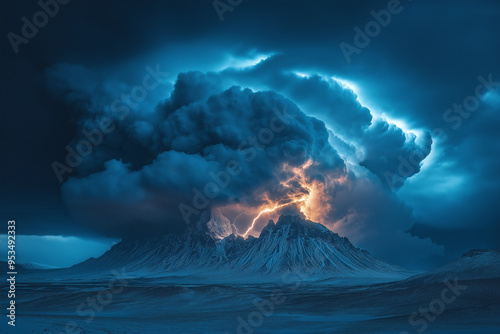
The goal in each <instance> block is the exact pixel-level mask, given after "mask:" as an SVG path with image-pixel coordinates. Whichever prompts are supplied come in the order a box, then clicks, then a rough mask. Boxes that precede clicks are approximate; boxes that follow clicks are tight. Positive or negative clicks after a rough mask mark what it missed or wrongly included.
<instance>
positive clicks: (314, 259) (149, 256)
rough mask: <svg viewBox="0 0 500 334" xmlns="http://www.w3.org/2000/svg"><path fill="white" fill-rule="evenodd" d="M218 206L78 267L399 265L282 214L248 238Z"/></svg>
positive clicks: (359, 268)
mask: <svg viewBox="0 0 500 334" xmlns="http://www.w3.org/2000/svg"><path fill="white" fill-rule="evenodd" d="M234 232H235V229H234V226H232V224H231V223H230V221H229V220H228V219H227V218H225V217H224V216H222V215H221V214H220V213H219V212H212V213H209V212H205V213H203V214H202V217H201V219H200V220H199V221H198V223H197V224H195V225H193V226H191V227H190V228H188V230H187V231H186V232H185V233H182V234H166V235H162V236H157V237H155V238H150V239H147V240H139V239H137V240H136V239H126V240H123V241H121V242H120V243H118V244H116V245H115V246H113V247H112V248H111V249H110V250H109V251H108V252H106V253H105V254H103V255H102V256H101V257H99V258H97V259H90V260H87V261H85V262H84V263H82V264H79V265H77V266H75V267H74V268H75V269H82V270H86V268H93V269H96V268H102V269H107V270H109V268H118V267H125V266H126V268H127V271H128V272H134V271H141V272H142V271H148V272H155V273H169V274H170V273H214V272H215V273H217V272H219V273H225V274H234V275H252V274H256V275H264V276H269V275H274V274H281V273H286V272H290V271H294V272H302V273H307V274H309V275H314V276H318V277H321V276H326V277H354V276H356V277H394V276H398V275H404V274H402V270H401V268H397V267H395V266H393V265H390V264H387V263H385V262H383V261H381V260H378V259H376V258H375V257H373V256H372V255H371V254H370V253H368V252H367V251H365V250H361V249H359V248H356V247H354V246H353V245H352V244H351V243H350V242H349V240H348V239H347V238H343V237H340V236H339V235H338V234H336V233H334V232H332V231H330V230H329V229H328V228H326V227H325V226H323V225H321V224H318V223H314V222H311V221H307V220H304V219H302V218H300V217H299V216H281V217H280V218H279V220H278V222H277V223H274V222H273V221H272V220H271V221H269V223H268V225H267V226H266V227H265V228H264V229H263V230H262V232H261V234H260V236H259V238H254V237H249V238H247V239H244V238H242V237H240V236H237V235H235V234H234Z"/></svg>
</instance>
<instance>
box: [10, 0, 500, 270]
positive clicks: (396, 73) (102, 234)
mask: <svg viewBox="0 0 500 334" xmlns="http://www.w3.org/2000/svg"><path fill="white" fill-rule="evenodd" d="M214 4H215V5H214ZM231 4H232V5H231ZM40 10H41V7H40V5H38V4H37V3H36V2H34V1H33V2H31V1H30V2H28V1H24V2H22V3H18V2H13V1H2V2H1V8H0V13H1V14H0V15H1V19H0V26H1V30H2V33H3V35H4V36H5V37H4V38H3V42H2V44H1V47H2V53H1V54H2V65H1V66H2V83H1V85H2V86H1V90H0V94H1V101H2V105H3V108H2V112H1V119H0V127H1V128H0V136H1V140H0V149H1V157H2V161H1V172H0V178H1V179H0V203H1V208H0V217H1V219H2V221H6V220H8V219H15V220H16V221H17V226H18V227H17V234H18V235H25V236H26V237H25V238H26V239H25V240H30V241H29V242H28V241H26V242H25V245H24V246H23V245H21V244H19V245H18V248H19V249H24V250H23V251H21V250H19V252H20V254H23V256H24V258H25V260H26V261H35V260H36V262H41V263H47V264H52V265H68V264H70V263H75V262H78V261H81V260H83V259H85V257H88V256H96V255H99V254H100V253H102V252H103V251H104V250H105V249H106V248H107V247H109V246H111V245H112V243H113V242H116V241H118V240H119V239H121V238H123V237H127V236H130V235H133V234H135V233H137V231H138V230H140V231H156V230H158V229H162V230H167V231H175V232H177V231H181V230H182V229H183V228H185V226H186V219H185V218H186V215H184V216H183V215H182V214H181V211H182V210H179V205H180V204H183V203H184V204H185V205H186V206H184V208H186V207H187V206H188V207H193V203H192V201H193V196H195V195H196V193H194V192H193V189H195V188H196V189H201V190H203V188H204V186H206V185H207V184H208V183H210V182H214V177H213V175H216V174H217V173H220V171H227V168H228V162H230V161H232V162H233V163H234V165H233V166H232V168H233V169H234V170H236V169H238V171H239V172H238V173H237V175H235V176H231V178H230V182H228V184H227V186H224V187H222V188H221V189H219V191H218V194H217V195H216V196H214V198H213V199H211V200H210V204H209V205H208V206H207V207H204V208H203V209H206V208H208V207H211V208H216V209H219V210H221V211H222V212H223V213H224V214H225V215H226V216H227V217H229V218H230V219H232V220H233V221H234V222H235V225H236V227H237V228H238V230H239V231H240V232H242V233H241V234H243V232H244V231H245V230H246V229H247V228H248V227H249V225H250V223H251V221H252V217H255V216H256V214H257V213H258V212H259V211H260V210H261V209H262V208H264V207H267V206H269V205H271V206H272V205H273V204H281V203H290V202H291V201H293V200H294V199H295V200H296V199H297V198H301V197H300V196H301V195H303V194H305V193H308V191H309V192H310V191H311V189H312V188H311V189H310V188H308V186H311V187H313V188H314V189H315V190H314V191H315V194H317V196H316V197H315V198H314V200H311V204H310V206H309V207H307V208H305V211H306V212H308V213H309V214H308V217H314V218H315V219H314V220H315V221H318V222H321V223H324V224H325V225H326V226H328V227H329V228H330V229H332V230H333V231H335V232H337V233H339V234H340V235H342V236H346V237H348V238H349V239H350V240H351V241H352V242H353V243H354V244H355V245H356V246H359V247H362V248H365V249H367V250H369V251H370V252H371V253H373V254H374V255H375V256H377V257H380V258H382V259H384V260H386V261H389V262H393V263H396V264H399V265H402V266H406V267H414V268H431V267H434V266H437V265H439V264H443V263H446V262H448V261H451V260H453V259H454V258H456V257H458V256H460V255H461V254H462V253H464V252H466V251H468V250H469V249H471V248H500V237H499V235H500V224H499V222H500V210H499V209H498V200H499V198H500V197H499V196H500V174H499V172H498V171H499V170H500V156H499V149H500V132H499V131H498V129H499V128H500V113H499V112H500V62H499V61H498V60H499V59H500V43H499V42H500V40H499V32H500V20H498V18H499V17H500V5H499V4H498V2H496V1H475V2H470V1H455V2H453V4H452V5H451V4H448V3H436V2H434V1H422V0H415V1H409V0H406V1H401V2H400V3H399V4H398V3H397V2H394V1H389V2H388V1H307V2H306V1H290V0H288V1H253V0H252V1H250V0H243V1H237V0H233V1H227V2H225V1H219V2H217V1H216V2H214V3H212V2H211V1H147V2H131V1H108V2H106V3H102V2H98V1H85V2H83V1H76V0H74V1H69V2H68V3H67V4H64V5H63V4H60V5H59V8H58V9H57V10H55V9H54V8H51V9H50V10H52V11H53V14H54V15H53V17H49V18H48V19H47V23H46V24H45V25H43V24H42V25H41V27H39V28H38V32H37V33H36V34H34V36H32V37H31V38H27V39H23V41H24V42H22V43H21V42H12V41H13V39H12V38H13V37H12V36H13V35H10V37H9V33H11V32H12V33H14V34H16V35H17V36H22V34H23V32H22V28H23V24H25V23H24V22H25V21H23V20H22V18H23V17H26V18H27V19H28V21H31V22H32V21H33V15H34V14H35V13H37V12H38V11H40ZM221 19H222V20H221ZM42 23H43V22H42ZM28 30H29V29H28ZM25 32H26V31H25ZM28 32H29V31H28ZM31 32H32V31H31ZM18 41H19V40H18ZM16 43H17V44H16ZM16 51H17V52H16ZM96 129H97V130H99V131H98V132H99V133H100V134H102V137H101V136H100V135H98V134H97V132H96V131H97V130H96ZM262 129H267V130H265V131H264V130H262ZM269 129H271V130H270V131H268V130H269ZM94 130H95V131H94ZM92 131H94V132H92ZM106 131H107V132H106ZM259 135H261V136H260V137H259ZM266 136H267V137H266ZM269 136H272V137H271V138H270V137H269ZM89 138H90V139H89ZM251 138H254V139H255V138H256V139H257V142H256V143H254V144H252V139H251ZM82 140H87V141H89V140H94V141H95V142H96V143H97V142H98V144H97V145H91V152H90V153H89V154H87V155H85V156H84V157H83V158H81V159H77V160H73V161H71V160H70V162H72V163H73V165H74V166H69V165H68V161H67V160H66V159H67V155H68V150H67V147H70V150H76V149H77V146H78V143H80V142H81V141H82ZM86 148H87V149H88V147H80V149H81V150H83V151H85V149H86ZM85 152H86V151H85ZM80 160H81V161H80ZM54 162H57V163H56V164H54ZM236 163H237V164H236ZM63 165H64V166H65V167H61V166H63ZM54 166H58V167H57V168H59V174H60V175H59V176H58V175H57V173H56V172H55V171H54ZM304 166H306V167H304ZM60 168H63V169H62V170H61V169H60ZM297 170H299V172H300V177H298V176H297V175H298V174H297V173H298V172H297ZM235 174H236V173H235ZM219 175H220V174H219ZM290 175H295V176H296V179H293V180H292V181H290V182H289V183H287V185H286V186H284V184H285V183H286V181H287V180H290ZM60 181H62V182H60ZM304 184H307V185H308V186H306V187H304ZM291 192H292V193H291ZM299 203H302V202H299ZM308 203H309V202H308ZM307 205H309V204H307ZM287 210H292V211H293V208H291V209H290V208H287ZM197 211H200V210H197ZM184 212H185V211H184ZM193 212H194V211H193ZM240 214H242V216H239V217H238V215H240ZM197 215H198V214H197V213H193V214H192V215H190V217H189V219H188V220H190V219H191V220H193V222H195V221H196V216H197ZM237 217H238V218H237ZM266 222H267V221H266V219H262V220H258V221H257V222H256V226H255V231H254V233H252V234H253V235H256V236H258V232H259V231H260V229H262V228H263V226H264V225H265V224H266ZM1 233H3V232H1V231H0V234H1ZM29 235H31V236H29ZM37 236H38V237H37ZM47 236H62V237H60V238H52V239H50V238H51V237H47ZM47 238H49V239H50V240H52V241H53V243H52V247H53V248H54V252H53V253H52V255H51V254H46V255H40V254H39V250H40V249H41V248H46V247H47V246H46V244H47V242H46V241H47V240H48V239H47ZM75 238H76V240H77V241H75ZM2 242H5V241H4V240H3V239H2ZM71 242H73V245H75V244H77V243H78V245H80V246H79V247H70V246H68V243H69V244H71ZM70 248H71V249H73V250H72V251H71V252H70V253H69V254H68V252H67V251H66V250H68V249H70ZM74 248H77V250H75V249H74ZM63 250H64V251H63ZM62 252H65V254H64V256H63V255H57V254H60V253H62ZM37 253H38V254H37ZM35 254H37V257H35ZM54 254H56V255H54Z"/></svg>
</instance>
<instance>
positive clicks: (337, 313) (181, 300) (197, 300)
mask: <svg viewBox="0 0 500 334" xmlns="http://www.w3.org/2000/svg"><path fill="white" fill-rule="evenodd" d="M176 279H179V280H180V278H176ZM285 280H286V281H287V283H285V282H284V283H282V284H276V283H274V284H264V283H263V284H235V285H231V284H203V283H201V282H200V283H199V284H180V283H177V284H175V283H172V282H171V281H170V282H168V281H165V280H159V279H157V280H144V279H137V278H132V277H126V276H124V277H122V281H121V282H120V281H119V280H116V281H113V278H112V277H108V278H107V279H106V280H104V281H92V282H78V281H74V282H66V283H60V282H57V281H54V282H49V281H45V282H40V283H31V284H27V283H22V282H20V283H19V284H18V294H17V295H18V298H17V301H18V305H17V312H18V313H17V317H16V327H15V328H7V326H6V321H5V320H4V321H3V322H2V327H0V328H1V330H2V332H6V333H23V334H24V333H198V334H199V333H418V332H417V331H418V330H420V331H422V332H423V331H425V332H426V333H491V334H494V333H499V332H500V317H499V315H500V289H499V287H500V278H495V279H481V280H460V278H459V277H458V278H457V281H456V282H455V281H454V280H453V279H452V280H451V281H448V283H446V282H429V283H425V282H422V280H415V279H410V280H405V281H400V282H394V283H376V284H366V283H367V282H366V281H364V280H356V279H350V280H342V281H335V280H332V281H320V282H318V281H314V282H312V281H309V280H307V278H305V277H300V275H289V276H287V277H286V278H285ZM110 282H111V285H110ZM446 289H447V290H446ZM444 290H445V291H446V292H443V291H444ZM453 290H456V291H453ZM412 313H415V314H413V316H412ZM9 327H10V326H9Z"/></svg>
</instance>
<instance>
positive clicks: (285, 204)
mask: <svg viewBox="0 0 500 334" xmlns="http://www.w3.org/2000/svg"><path fill="white" fill-rule="evenodd" d="M306 200H307V198H306V197H305V196H304V197H302V198H299V199H296V200H295V201H292V202H289V203H284V204H279V205H276V206H275V207H273V208H270V209H269V208H268V209H264V210H262V211H261V212H259V214H258V215H257V217H255V218H254V219H253V221H252V225H250V227H249V228H248V230H247V231H246V232H245V234H243V237H245V238H246V237H247V235H248V233H249V232H250V231H251V230H252V229H253V228H254V226H255V222H256V221H257V219H259V218H260V216H262V214H263V213H266V212H273V211H274V210H276V209H279V208H282V207H284V206H287V205H290V204H293V203H297V202H305V201H306Z"/></svg>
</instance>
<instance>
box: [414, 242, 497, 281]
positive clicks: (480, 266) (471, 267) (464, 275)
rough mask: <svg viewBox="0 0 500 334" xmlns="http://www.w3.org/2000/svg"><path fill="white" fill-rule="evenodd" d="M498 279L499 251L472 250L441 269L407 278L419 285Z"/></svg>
mask: <svg viewBox="0 0 500 334" xmlns="http://www.w3.org/2000/svg"><path fill="white" fill-rule="evenodd" d="M455 277H457V278H458V279H460V280H479V279H495V278H500V251H498V250H488V249H473V250H470V251H468V252H467V253H465V254H463V255H462V256H461V257H460V258H459V259H457V260H455V261H453V262H451V263H448V264H446V265H444V266H442V267H439V268H436V269H433V270H430V271H428V272H426V273H423V274H420V275H416V276H414V277H411V278H409V279H408V280H411V281H418V282H419V283H431V282H443V281H444V280H453V279H454V278H455Z"/></svg>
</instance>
